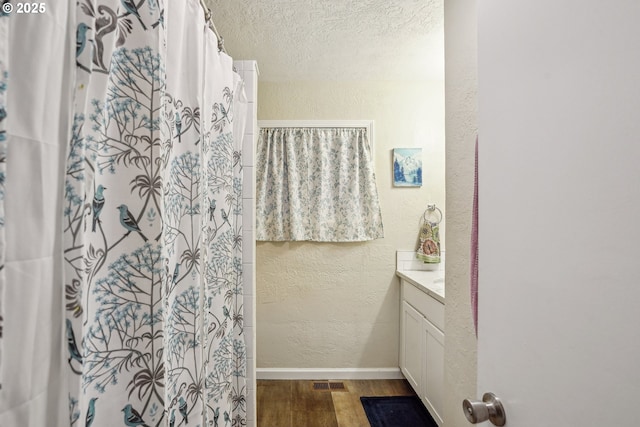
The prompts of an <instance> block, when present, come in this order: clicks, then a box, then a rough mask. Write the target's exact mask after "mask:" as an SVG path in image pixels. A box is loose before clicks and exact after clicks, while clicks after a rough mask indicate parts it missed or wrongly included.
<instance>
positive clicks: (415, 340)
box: [400, 301, 425, 396]
mask: <svg viewBox="0 0 640 427" xmlns="http://www.w3.org/2000/svg"><path fill="white" fill-rule="evenodd" d="M424 321H425V319H424V317H422V315H421V314H420V313H418V311H417V310H416V309H415V308H413V307H412V306H411V305H409V304H407V302H406V301H402V318H401V327H400V330H401V336H400V369H401V370H402V373H403V374H404V376H405V378H406V379H407V381H409V383H410V384H411V386H412V387H413V389H414V390H415V391H416V393H418V395H420V396H422V394H423V391H422V390H423V388H422V387H423V382H422V367H423V364H424V362H423V361H424V353H423V343H422V335H423V334H422V331H423V328H424V325H423V322H424Z"/></svg>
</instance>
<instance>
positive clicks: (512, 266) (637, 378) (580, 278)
mask: <svg viewBox="0 0 640 427" xmlns="http://www.w3.org/2000/svg"><path fill="white" fill-rule="evenodd" d="M477 10H478V19H479V21H478V26H479V32H478V37H479V42H478V85H479V90H478V99H479V102H478V110H479V138H480V145H479V152H480V159H479V160H480V161H479V163H480V164H479V173H480V258H479V260H480V271H479V278H480V279H479V280H480V283H479V301H480V306H479V333H478V395H477V396H473V397H474V399H478V398H480V397H481V396H482V394H483V393H484V392H489V391H490V392H494V393H495V394H496V395H497V396H498V397H499V398H501V399H502V401H503V404H504V407H505V411H506V416H507V426H514V427H515V426H517V427H534V426H535V427H541V426H554V427H555V426H561V427H592V426H593V427H596V426H598V427H601V426H620V427H622V426H625V427H626V426H635V425H638V419H639V416H638V414H637V413H636V411H635V409H636V408H637V406H638V405H637V402H638V399H639V396H640V249H639V248H640V74H639V73H638V70H639V69H640V55H639V54H638V52H640V26H639V25H638V19H639V18H640V2H638V1H637V0H618V1H615V2H612V3H611V4H608V3H607V4H606V5H605V4H604V3H603V2H602V1H596V0H580V1H578V0H571V1H557V0H539V1H513V0H482V1H479V2H477ZM483 425H489V424H488V422H487V423H485V424H483Z"/></svg>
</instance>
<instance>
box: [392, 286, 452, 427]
mask: <svg viewBox="0 0 640 427" xmlns="http://www.w3.org/2000/svg"><path fill="white" fill-rule="evenodd" d="M401 295H402V298H401V300H402V305H401V310H402V314H401V319H400V369H401V370H402V373H403V374H404V376H405V378H407V381H409V383H410V384H411V386H412V387H413V388H414V390H415V391H416V393H417V394H418V395H419V396H420V398H421V399H422V402H423V403H424V404H425V406H426V407H427V409H428V410H429V413H430V414H431V416H432V417H433V419H434V420H435V421H436V422H437V423H438V425H439V426H442V413H443V410H444V407H443V404H444V333H443V332H442V331H443V329H444V304H443V303H442V302H441V301H438V300H437V299H436V298H434V297H433V296H431V295H429V294H428V293H427V292H425V291H423V290H422V287H420V286H416V285H414V284H412V283H411V282H409V281H407V280H404V279H402V280H401Z"/></svg>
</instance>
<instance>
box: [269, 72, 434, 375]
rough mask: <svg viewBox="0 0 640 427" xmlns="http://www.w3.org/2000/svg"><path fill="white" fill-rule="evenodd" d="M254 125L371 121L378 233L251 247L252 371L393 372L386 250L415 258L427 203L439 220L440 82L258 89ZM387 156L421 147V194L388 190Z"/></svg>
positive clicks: (393, 304)
mask: <svg viewBox="0 0 640 427" xmlns="http://www.w3.org/2000/svg"><path fill="white" fill-rule="evenodd" d="M258 119H259V120H276V119H291V120H295V119H298V120H300V119H314V120H329V119H353V120H355V119H373V120H375V142H374V143H375V149H374V151H375V162H376V175H377V183H378V192H379V195H380V203H381V209H382V217H383V221H384V228H385V238H384V239H379V240H375V241H372V242H366V243H341V244H333V243H308V242H298V243H293V242H291V243H270V242H259V243H258V245H257V249H256V287H257V325H258V337H257V364H258V368H372V367H373V368H388V367H397V366H398V335H399V285H398V280H397V278H396V276H395V251H396V250H398V249H409V250H412V249H415V244H416V239H417V236H418V225H419V219H420V216H421V215H422V213H423V211H424V209H425V208H426V205H427V203H436V204H437V205H438V206H440V207H441V208H443V211H444V204H445V198H444V82H442V81H439V82H419V83H411V82H406V81H403V82H353V83H333V82H289V83H271V82H260V87H259V104H258ZM394 147H422V148H423V166H424V173H425V175H424V180H423V182H424V185H423V187H421V188H393V187H392V176H391V150H392V149H393V148H394ZM443 234H444V230H443Z"/></svg>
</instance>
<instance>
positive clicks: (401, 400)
mask: <svg viewBox="0 0 640 427" xmlns="http://www.w3.org/2000/svg"><path fill="white" fill-rule="evenodd" d="M360 400H361V401H362V406H363V407H364V412H365V413H366V414H367V418H368V419H369V424H371V427H438V425H437V424H436V422H435V421H434V420H433V418H431V415H429V412H428V411H427V409H426V408H425V407H424V405H423V404H422V402H421V401H420V399H419V398H418V397H417V396H385V397H361V398H360Z"/></svg>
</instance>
